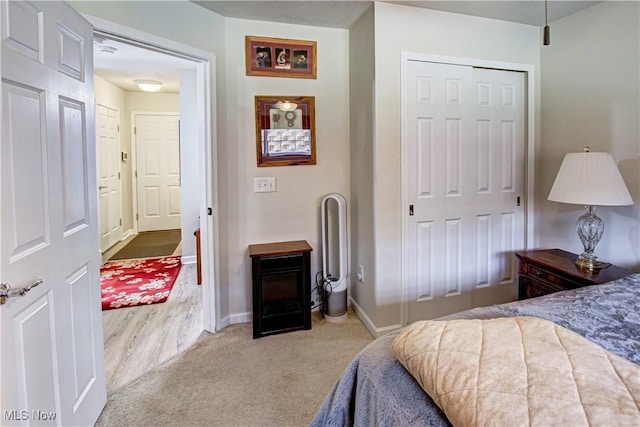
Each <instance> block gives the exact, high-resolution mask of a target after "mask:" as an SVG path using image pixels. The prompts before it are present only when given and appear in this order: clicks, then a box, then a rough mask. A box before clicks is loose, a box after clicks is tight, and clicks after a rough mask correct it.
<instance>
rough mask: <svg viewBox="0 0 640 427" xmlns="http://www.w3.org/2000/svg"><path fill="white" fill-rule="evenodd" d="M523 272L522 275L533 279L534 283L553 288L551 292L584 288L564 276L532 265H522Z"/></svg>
mask: <svg viewBox="0 0 640 427" xmlns="http://www.w3.org/2000/svg"><path fill="white" fill-rule="evenodd" d="M523 270H525V271H524V272H523V273H524V274H526V275H527V276H529V277H530V278H532V279H535V281H536V282H545V283H546V284H547V285H548V286H549V287H552V288H555V290H554V291H552V292H557V291H562V290H566V289H575V288H579V287H581V286H584V284H580V283H578V282H574V281H572V280H571V279H570V278H568V277H566V276H560V275H558V273H554V272H551V271H548V270H545V269H544V268H541V267H538V266H536V265H533V264H524V268H523Z"/></svg>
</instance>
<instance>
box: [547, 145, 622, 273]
mask: <svg viewBox="0 0 640 427" xmlns="http://www.w3.org/2000/svg"><path fill="white" fill-rule="evenodd" d="M547 199H548V200H551V201H554V202H561V203H573V204H578V205H583V206H584V207H585V209H586V210H587V212H586V213H585V214H584V215H582V216H581V217H580V218H578V222H577V223H576V230H577V232H578V237H580V241H581V242H582V245H583V246H584V252H583V253H582V254H581V255H580V256H579V257H578V259H577V260H576V265H577V266H578V267H579V268H580V269H582V270H587V271H590V272H593V271H598V270H600V269H601V268H602V267H603V265H602V263H601V262H600V261H598V257H597V256H595V255H594V253H593V251H594V249H595V247H596V245H597V244H598V242H599V241H600V238H601V237H602V233H603V232H604V222H603V221H602V219H600V218H599V217H598V216H597V215H596V206H626V205H632V204H633V200H632V199H631V195H630V194H629V190H628V189H627V186H626V185H625V183H624V180H623V179H622V176H621V175H620V171H619V170H618V167H617V166H616V164H615V162H614V160H613V157H611V155H610V154H609V153H592V152H590V151H589V147H587V148H585V149H584V152H583V153H568V154H566V155H565V157H564V160H563V161H562V165H560V170H558V175H557V176H556V180H555V181H554V182H553V186H552V187H551V191H550V192H549V197H548V198H547Z"/></svg>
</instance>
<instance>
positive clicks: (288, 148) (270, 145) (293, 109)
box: [255, 95, 316, 167]
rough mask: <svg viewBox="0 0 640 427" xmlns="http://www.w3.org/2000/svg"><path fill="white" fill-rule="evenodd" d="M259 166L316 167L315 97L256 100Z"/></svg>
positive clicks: (276, 97)
mask: <svg viewBox="0 0 640 427" xmlns="http://www.w3.org/2000/svg"><path fill="white" fill-rule="evenodd" d="M255 112H256V155H257V165H258V167H268V166H293V165H315V164H316V123H315V97H314V96H288V95H287V96H284V95H283V96H273V95H270V96H261V95H258V96H256V97H255Z"/></svg>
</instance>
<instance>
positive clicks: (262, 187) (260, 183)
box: [253, 176, 276, 193]
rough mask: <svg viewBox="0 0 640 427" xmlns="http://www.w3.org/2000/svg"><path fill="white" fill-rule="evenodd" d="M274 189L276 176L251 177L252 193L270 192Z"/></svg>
mask: <svg viewBox="0 0 640 427" xmlns="http://www.w3.org/2000/svg"><path fill="white" fill-rule="evenodd" d="M273 191H276V178H275V177H274V176H267V177H260V178H253V192H254V193H270V192H273Z"/></svg>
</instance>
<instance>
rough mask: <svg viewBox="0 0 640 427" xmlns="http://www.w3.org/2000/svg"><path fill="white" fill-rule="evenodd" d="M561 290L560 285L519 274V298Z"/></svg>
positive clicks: (539, 295) (533, 296)
mask: <svg viewBox="0 0 640 427" xmlns="http://www.w3.org/2000/svg"><path fill="white" fill-rule="evenodd" d="M563 290H564V289H563V288H561V287H556V286H552V285H550V284H548V283H545V282H541V281H539V280H535V279H533V278H531V277H525V276H520V293H519V299H525V298H535V297H541V296H543V295H547V294H552V293H554V292H558V291H563Z"/></svg>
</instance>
